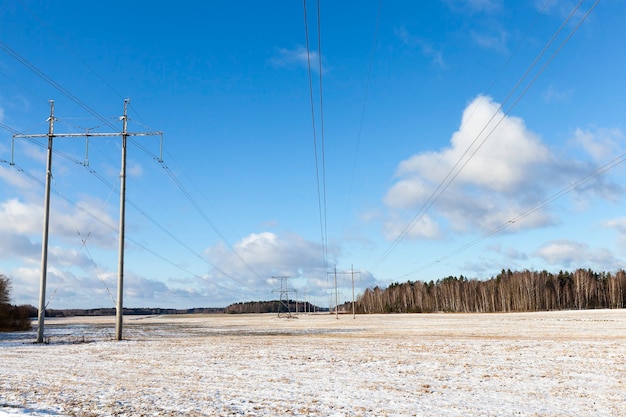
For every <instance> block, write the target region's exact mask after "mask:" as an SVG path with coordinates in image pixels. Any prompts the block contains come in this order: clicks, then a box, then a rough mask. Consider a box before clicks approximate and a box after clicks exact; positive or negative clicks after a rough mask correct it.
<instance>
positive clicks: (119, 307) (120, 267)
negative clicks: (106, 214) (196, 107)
mask: <svg viewBox="0 0 626 417" xmlns="http://www.w3.org/2000/svg"><path fill="white" fill-rule="evenodd" d="M128 102H129V100H128V99H126V100H124V115H123V116H122V170H121V172H120V230H119V245H118V246H119V249H118V264H117V304H116V305H115V340H118V341H119V340H122V324H123V322H124V303H123V300H124V231H125V221H126V139H127V138H128V133H127V131H126V129H127V127H128V114H127V108H128Z"/></svg>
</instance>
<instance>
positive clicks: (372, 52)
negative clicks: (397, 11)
mask: <svg viewBox="0 0 626 417" xmlns="http://www.w3.org/2000/svg"><path fill="white" fill-rule="evenodd" d="M382 7H383V0H379V1H378V12H377V13H376V26H375V29H374V38H373V39H372V49H371V50H370V59H369V66H368V70H367V81H366V83H365V96H364V97H363V107H362V108H361V121H360V122H359V131H358V134H357V138H356V147H355V150H354V160H353V161H352V173H351V175H350V186H349V187H348V200H347V201H348V204H347V205H348V208H349V207H350V204H351V200H352V188H353V186H354V177H355V175H356V165H357V160H358V157H359V148H360V147H361V134H362V133H363V124H364V121H365V108H366V105H367V97H368V95H369V89H370V83H371V80H372V71H373V68H374V57H375V55H376V44H377V38H378V31H379V29H380V16H381V10H382ZM348 211H349V210H346V217H345V218H347V217H348ZM345 225H346V220H345V219H344V228H345Z"/></svg>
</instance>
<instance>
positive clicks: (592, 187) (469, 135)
mask: <svg viewBox="0 0 626 417" xmlns="http://www.w3.org/2000/svg"><path fill="white" fill-rule="evenodd" d="M622 142H623V134H622V133H621V131H619V130H616V129H588V130H582V129H577V130H576V131H575V133H574V138H573V139H572V140H571V141H569V143H570V145H574V146H575V147H576V149H578V150H579V151H580V152H582V154H580V152H578V153H579V154H578V155H577V156H576V158H569V159H568V158H563V156H560V157H559V158H557V157H555V156H554V155H553V154H552V152H551V151H550V150H549V149H548V147H547V146H546V145H545V144H544V143H543V142H542V140H541V137H540V136H539V135H538V134H536V133H535V132H533V131H532V130H530V129H529V128H528V127H527V126H526V124H525V123H524V121H523V120H522V119H521V118H519V117H514V116H510V115H509V116H507V115H505V114H504V113H503V112H502V110H501V108H500V105H499V104H498V103H496V102H494V101H493V100H492V99H491V98H490V97H487V96H478V97H477V98H475V99H474V100H473V101H472V102H471V103H469V105H468V106H467V107H466V109H465V111H464V112H463V115H462V118H461V124H460V127H459V129H458V130H457V131H456V132H454V133H453V134H452V137H451V139H450V144H449V146H447V147H445V148H443V149H442V150H440V151H425V152H421V153H418V154H415V155H413V156H411V157H409V158H408V159H406V160H404V161H402V162H400V163H399V165H398V167H397V170H396V179H395V182H394V183H393V184H392V186H391V187H390V188H389V189H388V191H387V193H386V195H385V196H384V199H383V201H384V203H385V206H386V207H387V208H388V212H387V215H386V221H383V227H384V229H383V233H384V234H385V236H387V237H388V238H389V239H394V238H396V237H397V236H399V232H400V233H402V231H405V232H407V233H406V237H407V238H409V239H411V238H412V239H419V238H429V239H435V238H437V239H438V238H442V237H444V235H445V233H446V232H451V231H452V232H470V231H479V232H491V231H493V230H494V229H495V228H500V227H502V226H503V225H506V226H507V227H506V230H508V231H515V230H521V229H527V228H539V227H545V226H548V225H554V224H556V223H558V218H557V215H556V213H553V212H551V211H550V209H549V206H546V207H538V208H536V209H535V207H536V205H537V204H538V203H542V202H544V201H545V200H546V199H547V198H549V196H551V195H555V194H557V193H559V192H561V191H562V190H565V189H568V187H570V186H571V185H572V184H576V183H577V182H579V181H580V180H581V179H583V178H586V177H587V176H588V175H589V174H591V173H593V172H595V171H596V170H597V169H598V168H599V167H600V166H601V165H602V164H604V163H606V162H608V160H610V159H612V158H614V156H615V155H616V154H618V153H620V152H621V148H622ZM574 146H570V147H571V148H572V149H573V148H574ZM590 159H591V160H590ZM570 191H572V190H570ZM623 193H624V189H623V187H621V186H620V185H619V184H617V183H615V182H614V181H612V180H611V179H610V177H607V176H597V177H594V178H592V179H590V180H589V181H586V182H584V183H581V184H579V186H578V187H577V188H576V189H574V190H573V193H572V194H571V195H572V198H573V199H574V201H575V202H576V205H575V206H574V208H576V209H578V210H584V209H586V208H587V207H588V201H590V200H592V199H593V198H596V197H599V198H602V199H607V200H611V201H614V200H616V199H617V198H618V197H619V196H621V195H623ZM412 219H413V220H414V222H415V223H417V224H416V225H415V226H414V227H412V228H411V229H410V230H408V231H406V230H405V228H406V227H407V226H408V225H409V224H410V223H409V222H411V221H413V220H412Z"/></svg>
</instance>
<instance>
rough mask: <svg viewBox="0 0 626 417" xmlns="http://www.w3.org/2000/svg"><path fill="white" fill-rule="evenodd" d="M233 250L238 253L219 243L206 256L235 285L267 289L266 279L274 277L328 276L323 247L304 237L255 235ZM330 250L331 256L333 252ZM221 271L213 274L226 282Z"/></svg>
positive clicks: (268, 233)
mask: <svg viewBox="0 0 626 417" xmlns="http://www.w3.org/2000/svg"><path fill="white" fill-rule="evenodd" d="M233 249H234V251H235V252H233V251H232V250H230V249H229V248H227V247H226V246H225V245H224V244H222V243H220V244H217V245H215V246H213V247H211V248H208V249H207V250H206V251H205V254H206V256H207V259H208V260H209V262H210V263H211V264H212V265H214V266H215V267H216V268H219V270H221V271H224V272H225V273H226V274H228V276H229V277H232V278H233V279H235V280H237V281H236V282H235V284H244V285H246V286H249V287H250V288H253V289H258V290H261V289H263V290H267V289H268V288H267V285H268V284H267V280H268V279H270V278H271V277H272V276H290V277H293V278H295V277H300V276H302V277H304V278H320V277H325V270H324V265H323V252H322V248H321V244H319V243H314V242H310V241H307V240H305V239H304V238H302V237H301V236H297V235H288V236H279V235H277V234H274V233H271V232H263V233H252V234H250V235H248V236H246V237H244V238H242V239H241V240H240V241H238V242H237V243H235V244H234V245H233ZM329 251H330V254H329V256H332V255H333V249H332V248H329ZM219 270H215V271H213V272H212V275H213V276H215V277H221V279H224V277H223V275H222V274H221V273H220V271H219ZM273 289H275V288H270V291H271V290H273Z"/></svg>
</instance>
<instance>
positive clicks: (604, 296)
mask: <svg viewBox="0 0 626 417" xmlns="http://www.w3.org/2000/svg"><path fill="white" fill-rule="evenodd" d="M625 306H626V272H624V270H619V271H617V272H615V273H610V272H600V273H598V272H594V271H592V270H591V269H578V270H576V271H574V272H564V271H560V272H559V273H558V274H554V273H550V272H547V271H540V272H538V271H528V270H525V271H517V272H512V271H511V270H510V269H509V270H506V271H505V270H502V272H500V273H499V274H498V275H497V276H495V277H493V278H491V279H488V280H478V279H467V278H466V277H464V276H463V275H461V276H459V277H453V276H449V277H447V278H444V279H440V280H437V281H436V282H433V281H430V282H422V281H407V282H405V283H393V284H391V285H389V287H387V288H384V289H383V288H380V287H375V288H373V289H369V288H368V289H366V290H365V291H364V292H363V294H361V295H360V296H359V297H358V299H357V300H356V303H355V307H356V311H357V312H358V313H430V312H455V313H472V312H475V313H494V312H513V311H547V310H572V309H597V308H624V307H625ZM346 308H347V307H346Z"/></svg>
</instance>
